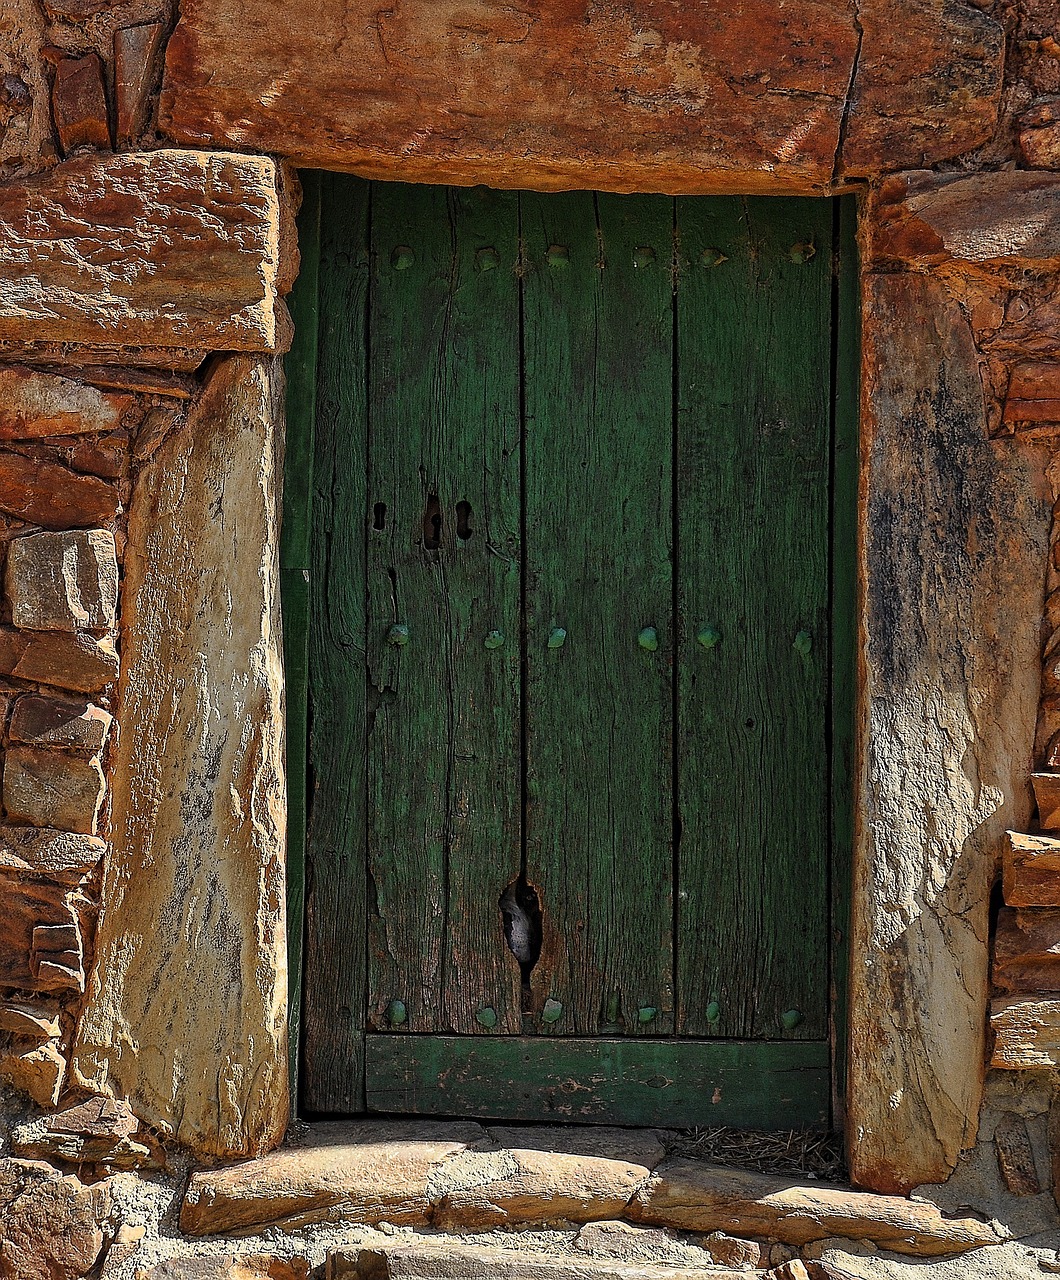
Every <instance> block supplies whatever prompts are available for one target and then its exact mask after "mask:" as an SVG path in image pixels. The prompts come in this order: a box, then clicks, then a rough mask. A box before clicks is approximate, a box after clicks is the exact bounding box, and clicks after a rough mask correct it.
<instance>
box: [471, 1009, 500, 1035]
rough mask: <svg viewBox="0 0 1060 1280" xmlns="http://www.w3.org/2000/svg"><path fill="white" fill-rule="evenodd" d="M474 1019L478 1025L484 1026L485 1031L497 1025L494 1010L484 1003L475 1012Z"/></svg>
mask: <svg viewBox="0 0 1060 1280" xmlns="http://www.w3.org/2000/svg"><path fill="white" fill-rule="evenodd" d="M475 1021H476V1022H477V1023H478V1024H479V1026H480V1027H485V1028H486V1030H487V1031H491V1030H492V1029H493V1028H494V1027H495V1026H496V1025H497V1014H496V1011H495V1010H493V1009H491V1008H490V1007H489V1005H484V1006H483V1007H482V1008H481V1009H479V1010H478V1011H477V1012H476V1014H475Z"/></svg>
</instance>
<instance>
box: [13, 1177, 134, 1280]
mask: <svg viewBox="0 0 1060 1280" xmlns="http://www.w3.org/2000/svg"><path fill="white" fill-rule="evenodd" d="M110 1206H111V1193H110V1187H109V1186H108V1184H107V1183H106V1182H100V1183H96V1184H95V1185H94V1186H91V1187H86V1186H85V1185H84V1184H83V1183H82V1182H81V1181H80V1179H78V1178H75V1177H74V1176H73V1175H71V1174H66V1175H63V1174H60V1173H59V1171H58V1170H57V1169H53V1168H52V1167H51V1166H50V1165H47V1164H43V1163H38V1162H37V1161H34V1160H0V1220H2V1221H3V1232H2V1234H0V1280H82V1278H83V1277H84V1276H85V1275H87V1274H89V1273H91V1271H92V1268H93V1267H94V1266H95V1264H96V1262H97V1260H98V1259H99V1257H100V1254H101V1253H102V1251H103V1243H104V1237H103V1229H102V1228H103V1224H104V1222H106V1220H107V1217H108V1215H109V1213H110Z"/></svg>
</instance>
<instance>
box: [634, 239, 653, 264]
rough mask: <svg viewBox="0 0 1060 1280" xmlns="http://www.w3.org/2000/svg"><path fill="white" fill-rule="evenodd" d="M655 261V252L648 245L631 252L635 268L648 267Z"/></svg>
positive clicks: (640, 246)
mask: <svg viewBox="0 0 1060 1280" xmlns="http://www.w3.org/2000/svg"><path fill="white" fill-rule="evenodd" d="M654 261H655V250H654V249H653V248H651V246H650V245H646V244H641V245H638V246H637V247H636V249H634V250H633V265H634V266H635V267H638V268H639V267H650V266H651V264H652V263H653V262H654Z"/></svg>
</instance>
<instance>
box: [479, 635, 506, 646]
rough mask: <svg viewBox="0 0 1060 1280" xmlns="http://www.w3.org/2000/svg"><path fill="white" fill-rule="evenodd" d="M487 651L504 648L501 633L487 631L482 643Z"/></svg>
mask: <svg viewBox="0 0 1060 1280" xmlns="http://www.w3.org/2000/svg"><path fill="white" fill-rule="evenodd" d="M482 643H483V644H484V645H485V647H486V648H487V649H500V648H503V646H504V632H503V631H488V632H487V633H486V638H485V640H483V642H482Z"/></svg>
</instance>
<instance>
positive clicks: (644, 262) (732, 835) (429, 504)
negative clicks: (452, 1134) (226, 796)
mask: <svg viewBox="0 0 1060 1280" xmlns="http://www.w3.org/2000/svg"><path fill="white" fill-rule="evenodd" d="M309 196H310V198H309V199H308V200H307V210H306V213H305V215H304V216H303V254H304V257H305V260H306V263H307V266H306V267H305V268H304V270H303V276H302V280H301V281H300V286H299V293H298V294H297V295H296V299H295V304H296V317H298V318H300V320H301V323H300V325H299V337H298V346H297V348H296V351H295V353H294V357H293V360H292V369H293V377H292V390H291V400H290V403H291V419H292V424H293V430H292V437H293V449H294V456H295V457H296V459H297V462H296V471H295V474H294V475H292V474H291V472H290V468H289V471H288V503H287V517H286V519H287V527H286V529H285V547H287V548H289V550H288V552H287V561H286V566H285V567H286V576H285V581H286V582H287V583H288V589H287V594H286V597H285V600H286V607H287V618H288V624H287V630H288V635H287V646H288V655H289V665H290V666H291V668H292V670H291V672H290V673H289V676H290V678H289V684H290V687H291V688H292V689H294V690H295V691H296V690H297V688H298V684H299V663H300V661H301V658H302V657H304V656H306V654H307V660H308V684H309V701H308V725H309V728H308V770H307V771H305V770H300V768H299V767H298V761H297V754H298V748H299V743H300V741H301V739H300V736H299V731H298V726H299V725H303V724H305V722H306V721H305V719H304V718H303V717H302V716H301V715H300V713H299V709H298V707H297V706H295V707H294V708H293V713H292V717H291V725H292V727H293V728H292V752H293V755H294V756H295V767H294V769H293V770H292V777H293V778H294V779H295V782H294V785H295V786H299V787H301V786H303V785H305V784H304V783H303V778H304V777H305V776H306V773H308V779H309V783H308V838H307V844H306V863H305V895H306V916H305V960H304V1015H303V1018H302V1062H301V1072H302V1085H301V1098H302V1104H303V1107H304V1108H305V1109H306V1110H308V1111H312V1112H328V1113H359V1112H363V1111H374V1112H390V1113H413V1114H456V1115H476V1116H489V1117H495V1118H496V1117H499V1118H510V1119H546V1118H552V1119H567V1120H572V1121H580V1122H586V1121H600V1122H614V1121H619V1122H625V1123H651V1124H668V1125H675V1124H680V1125H684V1124H705V1123H715V1124H749V1125H757V1126H760V1127H761V1126H766V1127H768V1126H778V1125H781V1126H788V1125H801V1124H825V1123H827V1122H828V1118H829V1111H830V1098H831V1076H830V1062H831V1060H832V1042H833V1039H834V1035H835V1028H836V1023H837V1018H836V1005H837V999H836V993H835V992H834V991H833V973H835V972H837V969H836V965H835V957H836V953H837V938H838V934H837V930H836V928H835V926H834V924H833V919H834V918H835V917H836V912H837V909H839V910H840V913H841V907H842V902H841V898H842V895H841V893H839V892H837V890H836V885H838V884H841V882H842V873H843V866H841V865H839V864H840V863H843V864H844V865H845V860H844V858H843V854H842V848H843V846H844V844H845V841H846V834H845V833H846V830H847V825H848V824H847V820H846V790H847V788H846V786H845V782H844V780H845V778H846V775H847V773H848V771H849V765H848V760H847V751H848V739H849V734H848V729H847V721H848V715H847V710H848V706H847V704H848V701H849V685H850V673H849V670H848V668H849V664H850V661H851V649H850V644H849V635H848V628H849V618H850V607H849V606H850V598H849V597H850V586H849V565H850V563H851V561H852V555H851V549H850V547H849V542H850V538H851V520H850V503H851V493H850V480H851V477H852V475H853V437H854V432H853V423H852V421H850V420H849V419H850V418H851V405H850V400H851V397H850V394H849V386H848V385H846V384H845V381H844V375H843V360H842V358H841V357H842V353H843V351H844V344H845V338H844V334H843V331H842V330H841V328H840V326H839V316H838V312H839V310H840V307H839V302H840V300H841V298H842V297H843V281H844V273H848V274H847V278H848V279H849V278H850V276H849V269H850V268H852V264H849V265H848V264H847V261H846V260H847V257H848V252H847V250H848V248H849V246H848V245H846V243H845V241H844V238H843V236H842V235H838V234H837V228H838V226H839V221H840V219H839V216H838V206H836V205H835V204H833V203H830V202H827V201H821V200H816V201H815V200H808V199H800V200H796V199H792V200H766V199H747V200H744V199H700V198H697V199H692V198H687V199H686V198H679V199H676V200H675V199H672V198H670V197H662V196H613V195H594V194H592V193H584V192H580V193H573V194H565V195H548V196H546V195H536V194H529V193H515V192H498V191H492V190H488V189H485V188H475V189H470V190H468V189H445V188H438V187H426V186H421V187H410V186H401V185H396V184H375V185H370V184H368V183H365V182H363V181H361V180H358V179H355V178H350V177H337V176H328V177H325V178H324V179H323V180H322V182H320V184H319V199H318V198H317V196H318V187H317V184H315V183H314V184H310V186H309ZM841 265H842V271H841V270H840V266H841ZM317 318H318V319H317ZM310 432H311V434H312V447H311V448H310V447H309V446H308V445H307V443H306V442H307V439H308V436H309V433H310ZM300 557H301V558H302V559H304V564H296V563H294V562H293V561H294V560H298V559H299V558H300ZM303 570H304V572H302V571H303ZM296 574H301V576H297V577H296ZM303 612H304V617H305V619H307V620H303V617H302V614H303ZM306 645H307V646H308V652H307V650H306ZM294 810H295V814H296V822H295V824H294V825H295V832H296V835H297V833H298V831H299V830H300V824H299V822H298V821H297V816H298V806H297V805H295V806H294ZM837 848H838V849H839V850H840V853H839V855H838V856H837V855H836V853H835V850H836V849H837ZM295 852H296V854H297V850H296V851H295ZM295 865H296V867H297V865H298V861H297V857H295ZM295 879H296V880H297V875H296V876H295ZM298 888H299V885H298V884H296V885H295V892H294V893H293V894H292V900H293V901H294V902H296V903H297V904H299V909H300V902H301V896H300V893H299V892H298ZM840 932H841V931H840ZM294 936H295V937H296V938H297V937H298V931H297V929H296V930H295V931H294Z"/></svg>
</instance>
